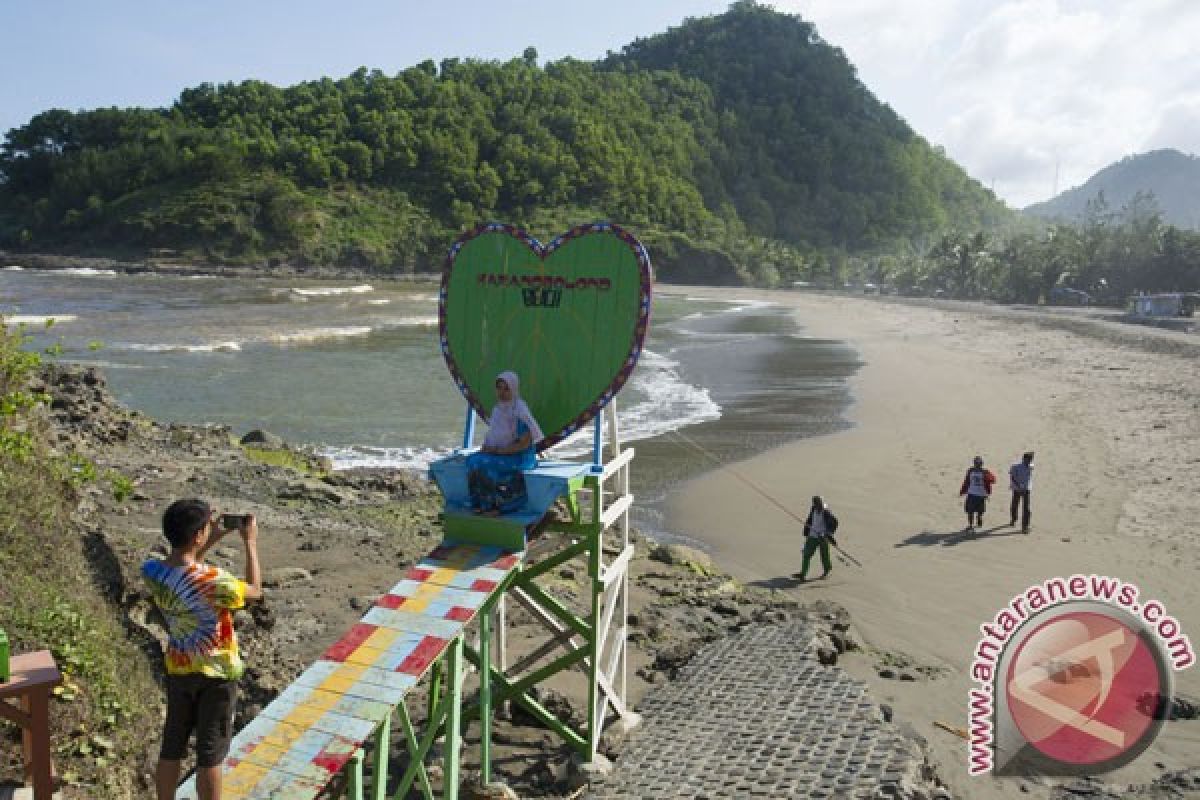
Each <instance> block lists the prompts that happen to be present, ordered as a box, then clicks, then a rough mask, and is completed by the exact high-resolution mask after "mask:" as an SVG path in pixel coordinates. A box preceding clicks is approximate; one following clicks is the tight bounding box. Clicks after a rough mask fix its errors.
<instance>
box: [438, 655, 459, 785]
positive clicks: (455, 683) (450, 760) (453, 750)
mask: <svg viewBox="0 0 1200 800" xmlns="http://www.w3.org/2000/svg"><path fill="white" fill-rule="evenodd" d="M446 662H447V663H446V671H447V672H448V673H449V675H448V676H447V681H446V682H447V684H449V685H448V686H447V687H446V688H447V692H446V698H445V702H446V703H447V708H446V751H445V753H446V758H445V761H446V768H445V771H444V777H443V781H444V784H443V786H442V797H443V798H444V799H445V800H458V767H459V756H460V753H459V744H460V743H461V740H462V731H461V730H460V728H459V722H460V720H461V718H462V678H463V634H461V633H460V634H459V635H458V636H455V637H454V641H453V642H451V643H450V648H449V650H448V651H447V654H446Z"/></svg>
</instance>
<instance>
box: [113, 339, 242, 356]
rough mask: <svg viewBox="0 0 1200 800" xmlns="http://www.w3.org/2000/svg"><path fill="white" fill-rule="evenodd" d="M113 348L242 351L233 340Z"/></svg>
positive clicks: (173, 350) (192, 351) (162, 351)
mask: <svg viewBox="0 0 1200 800" xmlns="http://www.w3.org/2000/svg"><path fill="white" fill-rule="evenodd" d="M114 347H116V348H118V349H120V350H134V351H137V352H139V353H237V352H240V351H241V349H242V343H241V342H238V341H234V340H229V341H225V342H208V343H206V344H142V343H139V342H121V343H118V344H116V345H114Z"/></svg>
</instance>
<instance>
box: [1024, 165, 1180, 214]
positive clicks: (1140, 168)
mask: <svg viewBox="0 0 1200 800" xmlns="http://www.w3.org/2000/svg"><path fill="white" fill-rule="evenodd" d="M1139 195H1141V197H1139ZM1101 196H1103V200H1102V201H1101V202H1102V203H1103V205H1104V206H1105V208H1106V210H1108V211H1112V212H1116V211H1120V210H1121V209H1122V208H1125V207H1127V206H1130V205H1134V204H1142V205H1145V204H1150V205H1152V206H1153V207H1154V208H1155V209H1157V210H1158V211H1159V212H1160V213H1161V214H1162V218H1163V221H1164V222H1167V223H1169V224H1171V225H1175V226H1176V227H1179V228H1190V229H1191V230H1200V158H1197V157H1196V156H1191V155H1187V154H1185V153H1181V152H1179V151H1178V150H1153V151H1151V152H1149V153H1141V154H1139V155H1133V156H1129V157H1127V158H1123V159H1121V160H1120V161H1118V162H1116V163H1115V164H1110V165H1108V166H1107V167H1105V168H1104V169H1102V170H1100V171H1099V172H1097V173H1096V174H1095V175H1093V176H1092V177H1090V178H1088V180H1087V181H1086V182H1085V183H1083V184H1082V185H1081V186H1076V187H1075V188H1073V189H1068V190H1067V191H1065V192H1063V193H1062V194H1060V195H1058V196H1057V197H1053V198H1051V199H1050V200H1046V201H1045V202H1042V203H1035V204H1034V205H1031V206H1029V207H1028V208H1026V209H1025V213H1026V214H1031V215H1033V216H1036V217H1042V218H1045V219H1051V220H1061V221H1064V222H1078V221H1081V220H1083V219H1084V218H1085V217H1086V216H1087V214H1088V211H1089V209H1088V204H1089V203H1091V204H1093V205H1094V204H1095V203H1096V202H1097V201H1098V198H1100V197H1101Z"/></svg>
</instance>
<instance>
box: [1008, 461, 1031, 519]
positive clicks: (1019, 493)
mask: <svg viewBox="0 0 1200 800" xmlns="http://www.w3.org/2000/svg"><path fill="white" fill-rule="evenodd" d="M1008 483H1009V488H1010V489H1012V505H1010V506H1009V509H1008V511H1009V517H1010V519H1009V522H1008V524H1009V525H1016V524H1017V509H1018V508H1021V533H1029V520H1030V518H1031V517H1032V514H1031V513H1030V510H1029V492H1030V490H1031V489H1033V451H1030V452H1028V453H1026V454H1025V455H1023V456H1021V460H1020V461H1018V462H1017V463H1015V464H1013V465H1012V466H1011V467H1009V468H1008Z"/></svg>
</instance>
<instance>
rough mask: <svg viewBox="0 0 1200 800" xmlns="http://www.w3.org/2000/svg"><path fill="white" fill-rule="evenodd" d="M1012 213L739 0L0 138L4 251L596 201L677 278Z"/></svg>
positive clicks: (228, 248)
mask: <svg viewBox="0 0 1200 800" xmlns="http://www.w3.org/2000/svg"><path fill="white" fill-rule="evenodd" d="M1008 216H1009V212H1008V211H1007V209H1005V207H1004V206H1003V204H1001V203H999V202H998V201H997V200H996V199H995V198H994V196H992V194H991V193H990V192H988V191H987V190H985V189H983V188H982V187H981V186H980V185H979V184H978V183H977V182H975V181H974V180H972V179H970V178H969V177H968V176H967V175H966V174H965V173H964V172H963V171H962V170H961V169H960V168H959V167H958V166H956V165H955V164H953V163H952V162H950V161H948V160H947V159H946V158H945V157H944V156H943V155H942V154H941V153H939V152H938V151H936V150H935V149H933V148H931V147H930V146H929V144H928V143H926V142H925V141H924V140H923V139H921V138H920V137H919V136H917V135H915V134H914V133H913V131H912V130H910V129H909V128H908V126H907V125H906V124H905V123H904V121H903V120H901V119H900V118H899V117H898V116H897V115H896V114H895V113H893V112H892V111H891V109H889V108H888V107H887V106H886V105H884V104H882V103H881V102H879V101H878V100H877V99H876V98H875V97H874V96H872V95H871V93H870V92H869V91H868V90H867V89H866V88H865V87H864V86H863V85H862V84H861V83H860V82H859V81H858V80H857V78H856V77H855V73H854V69H853V67H852V66H851V65H850V64H849V63H848V62H847V61H846V59H845V57H844V56H843V55H842V53H841V51H840V50H837V49H835V48H832V47H830V46H829V45H828V44H826V43H825V42H823V41H822V40H821V39H820V38H819V37H818V36H817V34H816V32H815V30H814V29H813V27H812V26H811V25H810V24H808V23H807V22H804V21H803V20H801V19H800V18H798V17H795V16H790V15H785V14H780V13H777V12H775V11H771V10H769V9H766V8H763V7H760V6H758V5H756V4H755V3H754V2H751V1H750V0H742V2H738V3H735V4H734V5H733V6H732V7H731V8H730V10H729V11H728V12H727V13H725V14H723V15H720V16H716V17H708V18H703V19H692V20H688V21H686V22H685V23H684V24H682V25H681V26H679V27H677V28H673V29H672V30H670V31H668V32H667V33H665V34H662V35H658V36H654V37H651V38H649V39H644V40H638V41H637V42H635V43H633V44H631V45H629V46H628V47H626V48H625V49H624V51H622V52H621V53H619V54H615V55H612V56H610V57H609V58H608V59H605V60H604V61H602V62H601V63H598V64H592V63H585V62H582V61H577V60H573V59H564V60H562V61H557V62H552V63H548V64H546V65H545V66H544V67H541V66H539V65H538V63H537V55H536V53H535V52H533V51H532V49H529V50H527V51H526V52H525V53H524V55H523V57H522V58H520V59H513V60H511V61H508V62H504V63H497V62H482V61H476V60H470V59H467V60H457V59H448V60H444V61H443V62H442V63H441V64H437V65H435V64H434V63H433V62H429V61H427V62H424V63H421V64H418V65H416V66H413V67H411V68H409V69H406V70H404V71H402V72H400V73H398V74H396V75H385V74H383V73H381V72H379V71H372V70H368V69H366V68H363V69H360V70H358V71H356V72H355V73H353V74H352V75H350V76H347V77H345V78H342V79H340V80H332V79H329V78H323V79H321V80H316V81H311V82H307V83H303V84H300V85H297V86H292V87H287V88H278V87H274V86H271V85H268V84H266V83H262V82H259V81H246V82H243V83H240V84H225V85H221V86H212V85H209V84H204V85H201V86H198V87H195V88H191V89H186V90H184V91H183V92H182V94H181V95H180V98H179V100H178V101H177V102H176V103H175V105H174V106H172V107H171V108H168V109H123V110H122V109H99V110H93V111H82V112H68V111H61V110H51V111H47V112H44V113H42V114H39V115H38V116H36V117H35V118H34V119H32V120H31V121H30V122H29V123H28V124H27V125H25V126H23V127H20V128H17V129H14V130H12V131H9V132H8V133H7V136H6V139H5V141H4V144H3V146H2V147H0V248H9V249H17V250H26V251H40V252H73V253H88V254H104V255H116V256H145V255H147V254H156V255H158V256H163V255H170V256H174V257H178V258H183V259H205V260H209V261H213V262H238V263H262V262H281V261H282V262H288V263H295V264H349V265H357V266H365V267H371V268H377V269H380V270H385V271H411V270H414V269H426V268H429V267H431V266H435V265H436V264H437V263H438V262H439V261H440V258H441V255H442V253H443V252H444V250H445V247H446V245H447V243H448V242H449V240H450V239H451V238H452V237H453V236H454V235H455V234H456V233H457V232H458V231H459V230H461V229H462V228H464V227H466V226H469V225H472V224H475V223H477V222H479V221H483V220H487V219H495V218H498V219H504V220H509V221H514V222H516V223H518V224H521V225H524V226H527V227H530V228H532V229H533V230H535V231H536V232H537V233H538V234H541V235H546V234H552V233H556V232H558V231H560V230H563V229H565V228H566V227H567V226H568V225H569V224H572V223H576V222H580V221H587V220H590V219H593V218H598V217H605V218H611V219H613V220H616V221H620V222H622V223H624V224H626V225H628V226H630V227H632V228H634V229H635V230H637V231H638V232H639V234H641V235H642V236H643V237H644V238H645V240H646V241H647V243H648V244H649V245H650V246H651V248H652V251H653V254H654V256H655V257H656V261H657V263H658V264H659V266H660V274H662V275H665V276H666V277H669V278H679V279H690V280H700V281H709V282H733V281H751V280H753V281H757V282H761V283H768V284H769V283H776V282H778V281H780V280H787V279H789V278H793V277H797V276H802V275H804V276H809V275H811V274H813V273H814V272H815V271H818V270H820V269H825V268H826V266H825V265H827V264H830V263H833V262H835V261H838V260H840V259H843V258H844V256H845V255H846V254H847V253H860V254H861V253H870V252H873V251H878V250H881V249H885V248H894V247H896V246H897V245H902V244H907V243H912V242H927V241H930V240H932V238H933V237H934V235H935V234H939V233H941V232H944V231H946V230H950V229H963V230H967V229H975V228H978V227H989V226H991V225H993V224H995V223H996V222H998V221H1000V220H1003V219H1005V218H1007V217H1008Z"/></svg>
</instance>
